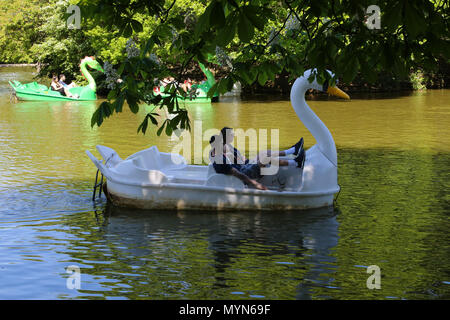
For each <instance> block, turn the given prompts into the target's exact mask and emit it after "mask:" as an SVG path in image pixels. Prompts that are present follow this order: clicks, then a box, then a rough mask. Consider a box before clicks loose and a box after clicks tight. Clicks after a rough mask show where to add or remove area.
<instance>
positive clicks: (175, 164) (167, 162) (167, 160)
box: [127, 146, 186, 170]
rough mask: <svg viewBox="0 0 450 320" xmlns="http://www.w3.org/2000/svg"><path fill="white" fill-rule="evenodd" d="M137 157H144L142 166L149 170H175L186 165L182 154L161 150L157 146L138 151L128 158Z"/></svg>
mask: <svg viewBox="0 0 450 320" xmlns="http://www.w3.org/2000/svg"><path fill="white" fill-rule="evenodd" d="M135 158H142V161H143V162H141V164H142V167H143V168H146V169H148V170H174V169H182V168H184V167H186V160H185V159H184V158H183V157H182V156H180V155H178V154H171V153H164V152H159V151H158V148H157V147H156V146H152V147H150V148H148V149H145V150H142V151H139V152H136V153H135V154H132V155H131V156H129V157H128V158H127V159H135Z"/></svg>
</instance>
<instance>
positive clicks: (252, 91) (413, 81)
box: [0, 63, 450, 98]
mask: <svg viewBox="0 0 450 320" xmlns="http://www.w3.org/2000/svg"><path fill="white" fill-rule="evenodd" d="M4 67H18V68H19V67H32V68H36V71H37V72H39V70H38V67H39V63H10V64H0V68H4ZM444 67H445V68H446V69H445V70H442V71H441V72H440V73H437V74H431V75H430V74H424V73H422V72H417V73H414V74H412V75H411V77H410V79H408V80H395V79H391V78H386V79H385V81H384V82H379V83H374V84H368V83H367V82H364V81H362V80H361V79H360V78H359V77H358V76H356V77H355V79H354V81H352V82H350V83H342V82H341V83H340V84H339V86H340V87H341V88H342V89H343V90H344V91H345V92H348V93H384V92H385V93H395V92H408V91H421V90H428V89H448V88H450V65H449V64H444ZM214 71H215V73H216V75H217V76H218V77H219V79H220V73H221V72H220V70H213V72H214ZM187 76H189V77H190V78H194V79H195V78H201V77H202V74H200V72H197V70H192V72H191V73H189V74H188V75H187ZM45 80H46V77H39V76H36V81H38V82H39V81H43V82H45ZM48 81H50V79H48ZM44 84H45V83H44ZM291 85H292V83H291V82H290V81H288V76H287V75H284V76H283V75H277V76H276V77H275V79H274V80H273V81H268V82H267V83H266V84H265V85H264V86H261V85H260V84H259V83H258V82H255V83H254V84H252V85H247V86H242V91H241V94H242V95H243V96H252V95H264V94H267V95H287V94H289V92H290V88H291ZM308 94H309V95H313V96H316V95H317V96H320V95H323V93H318V92H310V93H308ZM98 95H99V97H103V98H105V97H106V96H107V94H106V93H105V92H104V90H103V89H102V88H99V91H98Z"/></svg>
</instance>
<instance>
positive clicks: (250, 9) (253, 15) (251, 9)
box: [243, 6, 266, 30]
mask: <svg viewBox="0 0 450 320" xmlns="http://www.w3.org/2000/svg"><path fill="white" fill-rule="evenodd" d="M243 11H244V14H245V16H246V17H247V18H248V19H249V20H250V21H251V23H252V24H253V25H254V26H255V27H256V28H258V29H259V30H264V26H265V25H266V20H265V19H264V18H263V16H261V15H258V13H259V12H258V11H259V8H258V7H256V6H246V7H244V8H243Z"/></svg>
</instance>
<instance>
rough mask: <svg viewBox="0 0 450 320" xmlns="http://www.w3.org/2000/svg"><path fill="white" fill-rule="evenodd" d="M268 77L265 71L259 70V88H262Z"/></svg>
mask: <svg viewBox="0 0 450 320" xmlns="http://www.w3.org/2000/svg"><path fill="white" fill-rule="evenodd" d="M267 79H268V76H267V73H266V71H265V70H261V69H260V70H259V74H258V83H259V84H260V85H261V86H264V85H265V84H266V82H267Z"/></svg>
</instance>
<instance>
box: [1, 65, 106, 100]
mask: <svg viewBox="0 0 450 320" xmlns="http://www.w3.org/2000/svg"><path fill="white" fill-rule="evenodd" d="M87 67H89V68H91V69H94V70H98V71H101V72H103V68H102V66H101V65H100V63H98V61H97V60H95V58H94V57H85V58H84V59H82V60H81V63H80V69H81V73H82V74H83V75H84V77H85V78H86V80H87V81H88V82H89V84H88V85H87V86H83V87H73V88H70V89H69V92H70V93H71V94H72V95H74V96H77V97H78V98H69V97H66V96H64V95H62V94H61V93H59V92H58V91H53V90H51V88H49V87H47V86H45V85H43V84H38V83H37V82H31V83H26V84H22V83H20V82H19V81H13V82H11V81H9V84H10V85H11V87H12V88H13V89H14V92H15V95H16V97H17V98H18V99H19V100H28V101H92V100H97V95H96V94H95V92H96V91H97V85H96V83H95V80H94V78H93V77H92V75H91V74H90V73H89V71H88V69H87Z"/></svg>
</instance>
